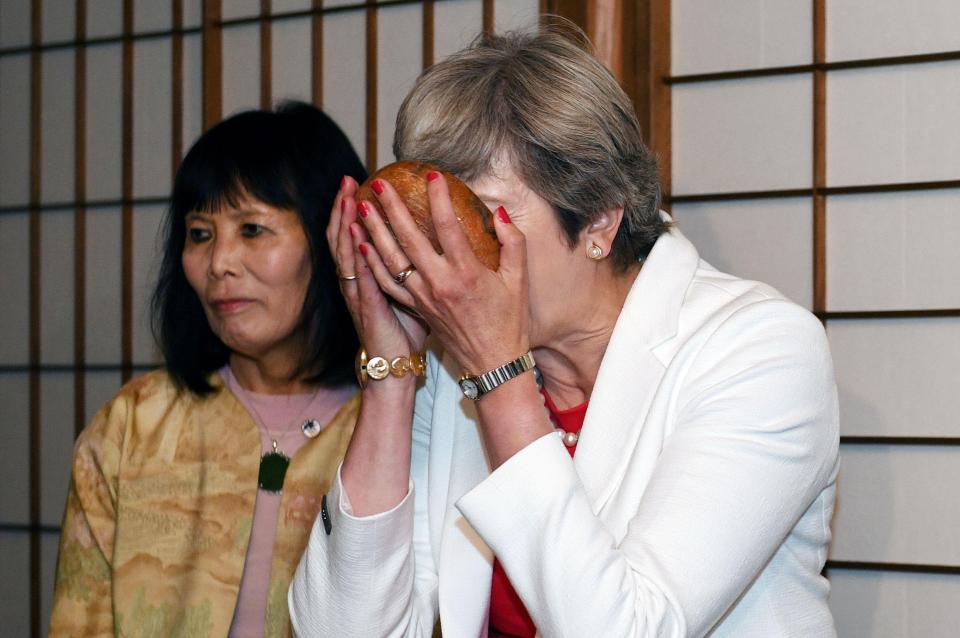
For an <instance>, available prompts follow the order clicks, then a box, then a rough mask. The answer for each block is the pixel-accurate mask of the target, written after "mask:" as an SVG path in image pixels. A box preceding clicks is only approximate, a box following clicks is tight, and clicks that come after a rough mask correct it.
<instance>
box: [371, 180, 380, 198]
mask: <svg viewBox="0 0 960 638" xmlns="http://www.w3.org/2000/svg"><path fill="white" fill-rule="evenodd" d="M370 187H371V188H373V192H374V193H376V194H377V195H383V182H381V181H380V180H379V179H375V180H373V183H372V184H370Z"/></svg>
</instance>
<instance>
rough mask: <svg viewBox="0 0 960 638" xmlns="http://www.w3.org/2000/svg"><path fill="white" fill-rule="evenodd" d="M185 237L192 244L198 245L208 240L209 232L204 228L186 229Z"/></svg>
mask: <svg viewBox="0 0 960 638" xmlns="http://www.w3.org/2000/svg"><path fill="white" fill-rule="evenodd" d="M187 235H188V236H189V237H190V241H191V242H193V243H194V244H199V243H201V242H204V241H207V240H208V239H210V232H209V231H208V230H207V229H206V228H188V229H187Z"/></svg>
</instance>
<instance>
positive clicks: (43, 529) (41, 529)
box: [0, 523, 61, 633]
mask: <svg viewBox="0 0 960 638" xmlns="http://www.w3.org/2000/svg"><path fill="white" fill-rule="evenodd" d="M60 529H61V528H60V526H59V525H39V524H38V525H33V524H30V523H27V524H24V523H0V534H10V533H15V534H30V535H31V536H35V535H39V534H59V533H60ZM37 632H38V633H39V629H38V630H37Z"/></svg>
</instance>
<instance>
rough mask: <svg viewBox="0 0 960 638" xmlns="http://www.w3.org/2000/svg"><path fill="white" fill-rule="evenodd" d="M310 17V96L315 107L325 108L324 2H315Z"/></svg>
mask: <svg viewBox="0 0 960 638" xmlns="http://www.w3.org/2000/svg"><path fill="white" fill-rule="evenodd" d="M312 7H313V11H314V13H313V15H312V16H310V51H311V55H310V96H311V100H312V101H313V105H314V106H316V107H317V108H318V109H319V108H323V14H322V13H320V11H322V10H323V0H313V4H312Z"/></svg>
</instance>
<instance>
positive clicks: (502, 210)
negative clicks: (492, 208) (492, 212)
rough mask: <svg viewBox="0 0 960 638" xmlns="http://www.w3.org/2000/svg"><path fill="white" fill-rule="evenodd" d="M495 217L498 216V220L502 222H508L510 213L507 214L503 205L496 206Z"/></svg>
mask: <svg viewBox="0 0 960 638" xmlns="http://www.w3.org/2000/svg"><path fill="white" fill-rule="evenodd" d="M497 217H499V218H500V221H502V222H503V223H504V224H509V223H510V215H507V209H506V208H504V207H503V206H500V207H499V208H497Z"/></svg>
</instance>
